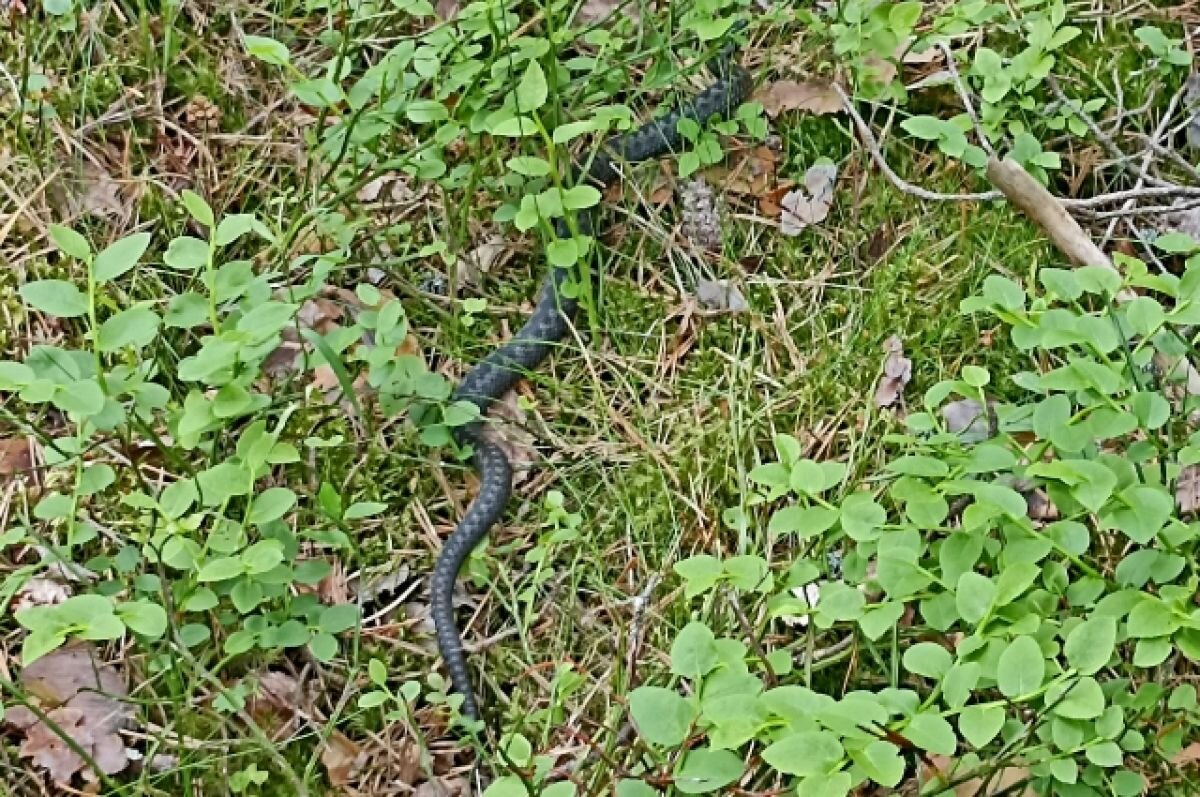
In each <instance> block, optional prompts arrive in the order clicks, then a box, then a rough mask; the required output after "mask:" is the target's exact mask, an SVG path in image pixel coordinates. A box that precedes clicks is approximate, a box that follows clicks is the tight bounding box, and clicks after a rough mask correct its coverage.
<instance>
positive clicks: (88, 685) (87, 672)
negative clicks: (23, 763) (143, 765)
mask: <svg viewBox="0 0 1200 797" xmlns="http://www.w3.org/2000/svg"><path fill="white" fill-rule="evenodd" d="M21 684H22V685H23V686H24V687H25V689H26V691H27V692H28V693H29V694H30V695H31V696H33V697H34V698H36V699H37V701H38V703H39V704H40V705H39V707H40V708H41V709H42V710H43V711H45V712H46V716H47V717H48V718H49V719H50V720H51V721H52V722H54V723H55V724H57V725H58V726H59V727H60V728H61V729H62V730H63V732H64V733H65V734H66V735H67V736H69V737H70V738H71V739H72V740H73V741H74V742H75V743H76V744H77V745H78V746H79V747H80V748H81V749H82V750H83V751H84V752H85V753H87V754H88V755H89V756H90V757H91V759H92V760H93V761H94V762H95V764H96V767H97V768H98V769H99V770H100V771H101V772H103V773H104V774H106V775H112V774H115V773H117V772H120V771H121V770H123V769H125V767H126V766H128V764H129V756H128V754H127V753H126V751H125V742H124V741H123V740H122V739H121V736H120V731H121V729H122V728H125V727H127V726H128V725H129V724H130V722H131V720H132V719H133V711H132V709H131V708H130V707H129V706H128V705H126V704H125V703H123V702H121V700H120V698H123V697H125V696H126V695H127V694H128V693H127V691H126V689H125V683H124V681H123V680H122V679H121V677H120V675H119V674H118V673H117V671H116V670H115V669H114V668H113V667H111V666H108V665H105V664H102V663H101V662H99V661H98V660H97V658H96V652H95V650H94V649H93V648H92V647H91V646H90V645H71V646H69V647H65V648H59V649H58V650H56V651H53V652H52V653H49V654H47V655H45V656H43V657H42V658H40V659H38V660H37V661H35V662H33V663H32V664H30V665H29V666H28V667H25V668H24V669H23V670H22V671H21ZM4 721H5V722H6V723H8V724H9V725H12V726H14V727H16V728H18V729H20V730H22V731H24V733H25V741H24V742H22V744H21V749H20V754H21V757H22V758H29V759H32V760H33V762H34V764H36V765H37V766H39V767H41V768H43V769H45V770H46V772H47V774H49V775H50V777H51V778H52V779H54V780H55V781H56V782H58V783H67V782H69V781H70V780H71V778H72V777H73V776H74V775H75V774H76V773H82V776H83V778H84V779H85V780H89V781H94V780H96V779H97V773H96V772H94V771H92V769H91V768H90V767H89V766H88V765H87V764H86V762H85V761H84V759H83V758H82V757H81V756H79V755H78V754H77V753H76V752H75V751H74V750H73V749H72V748H71V747H70V745H68V744H67V743H66V742H65V741H64V740H63V739H62V738H61V737H60V736H59V734H58V733H56V732H55V731H54V730H52V729H51V727H50V726H48V725H46V724H45V723H43V722H42V721H41V720H40V719H39V718H38V717H37V715H36V714H34V713H33V712H32V711H30V710H29V709H26V708H25V707H23V706H21V707H18V708H15V709H12V710H10V711H9V712H8V714H7V715H5V718H4Z"/></svg>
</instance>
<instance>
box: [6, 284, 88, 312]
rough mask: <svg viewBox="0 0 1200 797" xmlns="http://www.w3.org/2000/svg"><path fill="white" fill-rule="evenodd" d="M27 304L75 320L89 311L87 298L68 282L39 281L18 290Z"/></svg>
mask: <svg viewBox="0 0 1200 797" xmlns="http://www.w3.org/2000/svg"><path fill="white" fill-rule="evenodd" d="M18 293H20V294H21V298H22V299H24V300H25V303H26V304H27V305H29V306H30V307H32V308H33V309H35V310H40V311H42V312H43V313H49V314H50V315H53V316H58V317H59V318H75V317H76V316H81V315H84V314H86V313H87V311H88V300H87V296H86V295H85V294H84V293H83V292H82V291H81V290H79V289H78V288H76V287H75V286H74V285H73V284H72V283H70V282H67V281H66V280H57V279H54V280H37V281H35V282H27V283H25V284H24V285H22V286H21V287H20V288H19V289H18Z"/></svg>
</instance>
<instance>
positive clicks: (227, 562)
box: [196, 556, 243, 581]
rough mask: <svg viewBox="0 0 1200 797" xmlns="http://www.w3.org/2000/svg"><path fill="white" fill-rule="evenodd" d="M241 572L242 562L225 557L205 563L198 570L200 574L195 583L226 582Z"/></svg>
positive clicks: (234, 558)
mask: <svg viewBox="0 0 1200 797" xmlns="http://www.w3.org/2000/svg"><path fill="white" fill-rule="evenodd" d="M242 572H243V567H242V560H241V559H238V558H236V557H232V556H225V557H221V558H218V559H213V560H212V561H209V562H205V564H204V566H203V567H201V568H200V572H199V573H198V574H197V575H196V580H197V581H227V580H228V579H231V578H237V577H238V576H240V575H241V574H242Z"/></svg>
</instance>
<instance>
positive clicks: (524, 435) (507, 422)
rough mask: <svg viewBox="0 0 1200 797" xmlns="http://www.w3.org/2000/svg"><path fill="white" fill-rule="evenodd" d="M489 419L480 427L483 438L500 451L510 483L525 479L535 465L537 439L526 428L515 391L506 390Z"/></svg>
mask: <svg viewBox="0 0 1200 797" xmlns="http://www.w3.org/2000/svg"><path fill="white" fill-rule="evenodd" d="M490 412H491V416H492V419H493V420H494V421H495V423H490V424H488V425H487V426H485V427H484V435H486V436H487V437H488V439H489V440H491V441H492V442H494V443H495V444H497V445H498V446H500V448H502V449H504V453H505V455H506V456H507V457H508V461H509V464H511V465H512V469H513V484H514V485H517V484H520V483H521V482H523V481H525V480H526V479H528V478H529V473H530V470H531V468H532V466H533V464H534V463H535V462H537V458H538V457H537V448H536V446H535V444H536V442H537V438H535V437H534V436H533V434H532V433H531V432H530V431H529V429H528V418H527V417H526V413H525V410H524V409H522V408H521V404H520V402H519V400H518V395H517V391H516V390H510V391H509V392H508V393H506V394H505V396H504V398H502V399H501V400H500V401H497V402H493V404H492V407H491V411H490Z"/></svg>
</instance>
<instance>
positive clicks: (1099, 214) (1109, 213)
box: [1078, 199, 1200, 221]
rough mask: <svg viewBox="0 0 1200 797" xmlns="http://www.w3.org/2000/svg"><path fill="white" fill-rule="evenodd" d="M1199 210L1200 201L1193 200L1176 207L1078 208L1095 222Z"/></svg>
mask: <svg viewBox="0 0 1200 797" xmlns="http://www.w3.org/2000/svg"><path fill="white" fill-rule="evenodd" d="M1195 208H1200V199H1195V200H1192V201H1190V202H1180V203H1179V204H1178V205H1143V206H1141V207H1136V206H1134V207H1130V208H1124V207H1123V208H1121V209H1120V210H1097V211H1090V210H1087V209H1086V208H1079V209H1078V210H1080V211H1081V212H1083V213H1084V214H1085V215H1086V216H1087V217H1088V218H1089V219H1095V220H1097V221H1099V220H1101V219H1116V218H1129V217H1130V216H1159V215H1162V214H1164V213H1181V212H1183V211H1185V210H1193V209H1195Z"/></svg>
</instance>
